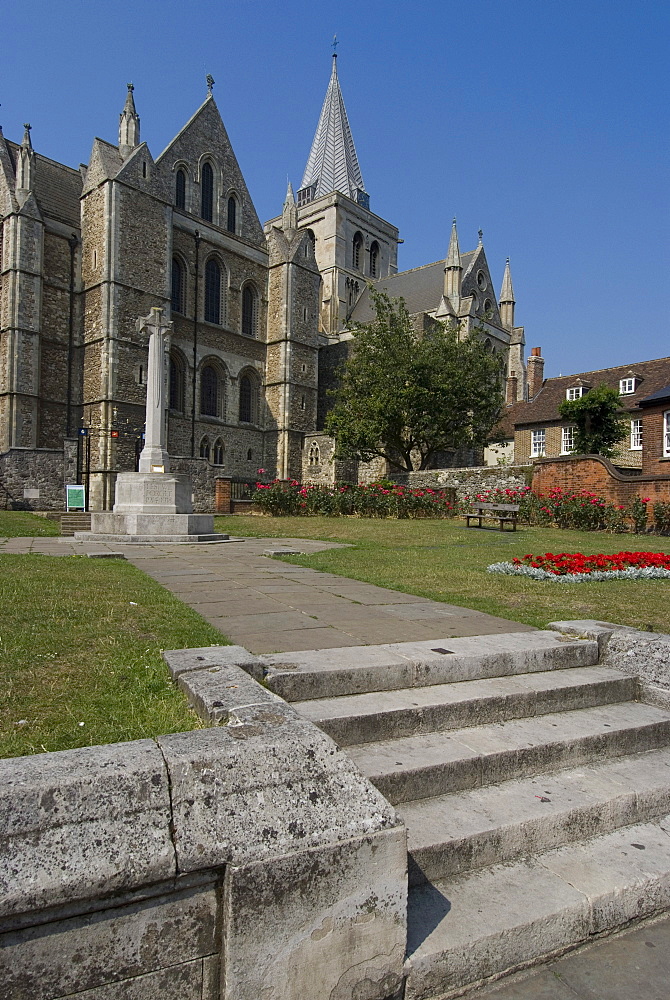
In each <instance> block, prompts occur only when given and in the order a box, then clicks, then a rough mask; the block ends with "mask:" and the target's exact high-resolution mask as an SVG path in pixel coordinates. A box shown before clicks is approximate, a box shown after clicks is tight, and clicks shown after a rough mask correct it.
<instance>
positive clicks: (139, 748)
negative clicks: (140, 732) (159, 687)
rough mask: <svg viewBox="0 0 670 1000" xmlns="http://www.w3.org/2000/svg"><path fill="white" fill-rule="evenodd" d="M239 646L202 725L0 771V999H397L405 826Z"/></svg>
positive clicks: (204, 698)
mask: <svg viewBox="0 0 670 1000" xmlns="http://www.w3.org/2000/svg"><path fill="white" fill-rule="evenodd" d="M236 648H237V647H210V648H208V649H206V650H190V651H181V656H182V660H181V664H180V665H178V666H177V667H175V668H174V669H173V674H175V676H178V677H180V678H181V677H188V678H189V684H188V685H186V684H185V682H183V681H182V682H181V683H182V685H183V686H186V687H187V690H188V691H189V696H190V697H191V699H192V700H194V701H197V700H198V699H200V702H201V704H200V705H199V707H200V710H201V712H202V714H204V715H206V716H208V717H209V718H210V719H212V720H213V721H214V722H216V723H218V724H217V725H215V726H214V728H209V729H205V730H196V731H194V732H190V733H177V734H174V735H170V736H163V737H160V738H159V739H157V740H138V741H136V742H133V743H125V744H116V745H113V746H104V747H88V748H84V749H81V750H69V751H64V752H60V753H45V754H37V755H35V756H34V757H22V758H17V759H14V760H4V761H0V831H2V832H1V834H0V837H1V838H2V839H0V859H1V860H0V886H1V890H0V944H1V945H2V952H1V953H2V954H3V960H2V975H1V976H0V1000H10V998H11V1000H28V998H30V1000H57V998H64V997H69V998H71V997H73V996H76V997H79V998H81V1000H121V998H122V1000H159V998H160V1000H260V998H263V1000H305V998H306V997H309V1000H358V998H362V997H363V996H364V997H365V998H366V1000H395V998H396V997H398V996H399V995H400V991H401V989H402V976H403V960H404V949H405V934H406V894H407V877H406V863H407V855H406V835H405V829H404V826H403V825H402V823H401V822H400V821H399V820H398V818H397V816H396V814H395V811H394V810H393V808H392V807H391V806H390V805H389V804H388V803H387V802H386V800H385V799H384V798H383V797H382V796H381V795H380V793H379V792H378V791H377V790H376V789H375V788H374V787H373V786H372V785H371V784H370V783H369V782H368V781H367V780H366V779H365V778H363V777H362V776H361V775H360V773H359V772H358V771H357V769H356V768H355V767H354V766H353V764H352V763H351V762H350V761H349V759H348V757H346V755H345V754H343V753H342V752H340V751H339V750H338V748H337V747H336V745H335V744H334V743H333V742H332V740H330V739H329V738H328V737H327V736H325V735H324V734H323V733H322V732H321V731H320V730H318V729H317V728H316V727H315V726H313V725H312V724H311V723H309V722H307V721H306V720H304V719H302V718H301V717H300V716H299V715H298V714H297V713H296V712H295V711H294V709H293V708H292V707H291V706H290V705H287V704H286V703H285V702H284V701H283V700H282V699H281V698H279V697H277V696H276V695H274V694H272V693H271V692H270V691H268V690H266V689H265V688H264V687H262V686H261V685H260V684H258V683H257V682H256V681H255V680H254V679H252V677H251V676H249V674H248V673H247V672H245V670H243V669H241V667H240V666H238V664H237V663H236V662H235V660H236V659H237V660H240V657H239V656H237V657H236V656H235V655H234V650H235V649H236ZM226 650H228V652H226ZM230 650H233V654H232V655H231V652H230ZM242 653H244V651H242ZM187 654H190V660H189V659H188V655H187ZM245 655H246V657H249V654H245ZM184 657H186V659H185V660H184ZM252 659H253V658H252ZM243 660H244V657H242V661H243ZM245 666H246V667H247V669H248V670H253V663H251V664H249V663H246V664H245ZM212 713H214V715H212Z"/></svg>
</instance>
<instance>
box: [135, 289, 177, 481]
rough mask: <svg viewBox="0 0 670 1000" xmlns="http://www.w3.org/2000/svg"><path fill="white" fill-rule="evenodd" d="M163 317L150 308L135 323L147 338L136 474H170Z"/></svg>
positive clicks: (166, 327)
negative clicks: (142, 429) (143, 423)
mask: <svg viewBox="0 0 670 1000" xmlns="http://www.w3.org/2000/svg"><path fill="white" fill-rule="evenodd" d="M163 316H164V310H163V309H159V308H156V307H154V308H153V309H152V310H151V312H150V313H149V315H148V316H143V317H142V318H141V319H139V320H138V321H137V328H138V331H139V332H140V333H143V332H144V331H145V330H146V331H147V332H148V334H149V364H148V368H147V409H146V427H145V433H144V448H143V449H142V454H141V455H140V466H139V471H140V472H169V471H170V458H169V455H168V451H167V433H166V424H165V403H166V393H165V368H166V365H165V356H166V354H167V352H168V351H169V350H170V331H171V330H172V323H166V322H165V321H164V319H163Z"/></svg>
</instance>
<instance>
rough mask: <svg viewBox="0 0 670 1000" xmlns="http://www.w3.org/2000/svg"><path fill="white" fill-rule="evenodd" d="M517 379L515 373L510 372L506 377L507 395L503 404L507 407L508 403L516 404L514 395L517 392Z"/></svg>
mask: <svg viewBox="0 0 670 1000" xmlns="http://www.w3.org/2000/svg"><path fill="white" fill-rule="evenodd" d="M518 385H519V379H518V378H517V374H516V372H510V373H509V375H508V376H507V393H506V395H505V402H506V403H507V404H508V405H509V404H510V403H516V394H517V391H518Z"/></svg>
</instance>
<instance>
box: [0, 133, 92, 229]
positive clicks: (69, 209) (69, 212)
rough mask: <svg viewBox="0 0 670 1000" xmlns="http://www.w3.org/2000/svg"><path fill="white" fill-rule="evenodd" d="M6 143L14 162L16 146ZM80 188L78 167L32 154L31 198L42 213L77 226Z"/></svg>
mask: <svg viewBox="0 0 670 1000" xmlns="http://www.w3.org/2000/svg"><path fill="white" fill-rule="evenodd" d="M7 145H8V146H9V147H10V148H11V151H12V155H13V158H14V162H16V155H17V153H18V150H19V146H17V145H16V143H14V142H8V143H7ZM81 188H82V179H81V174H80V173H79V171H78V170H73V168H72V167H66V166H65V165H64V164H63V163H57V162H56V161H55V160H49V159H48V158H47V157H46V156H41V155H40V154H39V153H37V154H36V161H35V197H36V198H37V204H38V205H39V207H40V211H41V212H42V215H44V216H47V217H48V218H49V219H55V220H57V221H58V222H64V223H65V225H66V226H74V227H76V228H77V229H78V228H79V225H80V213H79V197H80V195H81Z"/></svg>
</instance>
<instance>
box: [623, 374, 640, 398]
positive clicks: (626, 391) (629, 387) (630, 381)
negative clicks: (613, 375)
mask: <svg viewBox="0 0 670 1000" xmlns="http://www.w3.org/2000/svg"><path fill="white" fill-rule="evenodd" d="M636 387H637V379H636V378H622V379H620V381H619V393H620V394H621V395H622V396H630V394H631V393H632V392H635V389H636Z"/></svg>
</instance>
